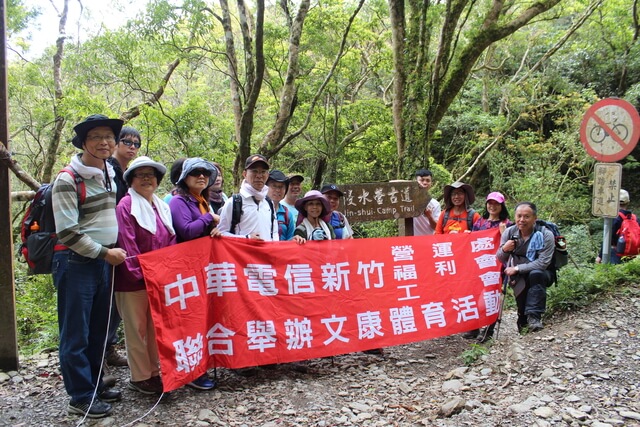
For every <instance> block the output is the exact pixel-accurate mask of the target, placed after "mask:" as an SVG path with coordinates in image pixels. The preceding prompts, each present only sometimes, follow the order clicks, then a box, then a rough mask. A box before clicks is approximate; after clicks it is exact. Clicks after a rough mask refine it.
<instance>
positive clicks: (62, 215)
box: [52, 155, 118, 258]
mask: <svg viewBox="0 0 640 427" xmlns="http://www.w3.org/2000/svg"><path fill="white" fill-rule="evenodd" d="M79 156H80V155H78V157H74V158H73V159H72V161H71V167H72V168H73V169H74V170H75V171H76V172H77V173H78V174H79V175H80V176H81V177H82V178H83V179H84V183H85V187H86V200H85V202H84V204H83V205H82V206H81V208H80V209H78V203H79V200H78V193H77V190H76V184H75V182H74V180H73V177H72V176H71V175H69V174H67V173H61V174H58V176H57V178H56V180H55V182H54V184H53V191H52V207H53V216H54V219H55V223H56V233H57V234H58V238H59V239H60V241H61V243H62V244H64V245H65V246H68V247H69V249H71V250H73V251H74V252H76V253H78V254H80V255H82V256H85V257H88V258H104V257H105V256H106V255H107V249H108V248H107V246H110V247H111V246H113V245H114V244H115V243H116V240H117V238H118V222H117V220H116V192H115V190H116V185H115V183H114V182H113V178H112V177H113V175H114V173H113V168H112V167H111V165H109V164H108V163H107V164H106V166H107V170H108V172H109V177H110V180H111V188H112V190H111V192H107V190H106V189H105V186H104V184H103V182H104V178H103V176H104V175H103V171H102V170H100V169H98V168H94V167H88V166H85V165H84V164H82V162H81V161H80V157H79ZM79 212H82V214H81V215H80V214H79Z"/></svg>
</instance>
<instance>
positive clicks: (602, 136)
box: [580, 98, 640, 162]
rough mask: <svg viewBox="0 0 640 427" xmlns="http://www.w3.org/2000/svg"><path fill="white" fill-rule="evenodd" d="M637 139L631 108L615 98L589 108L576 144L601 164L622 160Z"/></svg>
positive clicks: (639, 125) (638, 120) (638, 122)
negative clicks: (579, 143)
mask: <svg viewBox="0 0 640 427" xmlns="http://www.w3.org/2000/svg"><path fill="white" fill-rule="evenodd" d="M639 138H640V115H638V111H637V110H636V109H635V107H634V106H633V105H631V104H630V103H628V102H627V101H624V100H622V99H617V98H607V99H603V100H601V101H598V102H596V103H595V104H593V105H592V106H591V107H590V108H589V109H588V110H587V112H586V113H585V115H584V118H583V119H582V124H581V125H580V140H581V141H582V145H584V148H585V149H586V150H587V153H588V154H589V155H590V156H591V157H593V158H594V159H596V160H599V161H601V162H615V161H618V160H622V159H624V158H625V157H626V156H627V155H629V153H631V151H633V149H634V148H635V146H636V144H637V143H638V139H639Z"/></svg>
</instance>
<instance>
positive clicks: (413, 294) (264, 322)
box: [139, 229, 501, 391]
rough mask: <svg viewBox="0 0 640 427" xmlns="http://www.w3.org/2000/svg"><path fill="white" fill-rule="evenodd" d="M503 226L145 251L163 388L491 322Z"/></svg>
mask: <svg viewBox="0 0 640 427" xmlns="http://www.w3.org/2000/svg"><path fill="white" fill-rule="evenodd" d="M499 242H500V234H499V232H498V230H497V229H493V230H486V231H478V232H473V233H463V234H447V235H438V236H419V237H392V238H380V239H350V240H329V241H321V242H315V241H310V242H307V243H306V244H305V245H301V246H300V245H298V244H296V243H293V242H256V241H253V240H248V239H237V238H214V239H212V238H209V237H204V238H201V239H198V240H193V241H191V242H185V243H181V244H179V245H176V246H171V247H168V248H165V249H161V250H158V251H154V252H149V253H147V254H144V255H141V256H139V259H140V264H141V266H142V270H143V272H144V276H145V280H146V282H147V290H148V293H149V299H150V303H151V311H152V316H153V320H154V324H155V327H156V336H157V342H158V349H159V352H160V359H161V369H162V375H163V384H164V387H165V391H170V390H173V389H176V388H178V387H181V386H182V385H184V384H186V383H188V382H189V381H192V380H193V379H195V378H197V377H199V376H200V375H202V374H203V373H204V372H205V371H206V369H207V368H210V367H215V366H218V367H219V366H224V367H228V368H240V367H245V366H257V365H264V364H271V363H283V362H292V361H297V360H304V359H313V358H319V357H326V356H332V355H337V354H344V353H351V352H356V351H362V350H368V349H372V348H380V347H387V346H393V345H399V344H405V343H409V342H415V341H422V340H427V339H431V338H436V337H440V336H444V335H451V334H456V333H460V332H464V331H468V330H470V329H475V328H479V327H481V326H486V325H488V324H490V323H492V322H494V321H495V320H496V318H497V315H498V311H499V305H500V288H501V283H500V282H501V278H500V263H499V262H498V261H497V260H496V257H495V253H496V251H497V248H498V245H499Z"/></svg>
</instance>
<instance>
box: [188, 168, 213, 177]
mask: <svg viewBox="0 0 640 427" xmlns="http://www.w3.org/2000/svg"><path fill="white" fill-rule="evenodd" d="M187 175H189V176H193V177H195V178H197V177H199V176H200V175H204V176H206V177H209V176H211V171H210V170H207V169H194V170H192V171H191V172H189V173H188V174H187Z"/></svg>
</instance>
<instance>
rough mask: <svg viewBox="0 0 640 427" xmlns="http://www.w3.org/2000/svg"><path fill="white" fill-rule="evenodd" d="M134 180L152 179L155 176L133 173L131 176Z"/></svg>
mask: <svg viewBox="0 0 640 427" xmlns="http://www.w3.org/2000/svg"><path fill="white" fill-rule="evenodd" d="M133 177H134V178H139V179H152V178H155V177H156V174H155V173H153V172H147V173H134V174H133Z"/></svg>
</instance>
